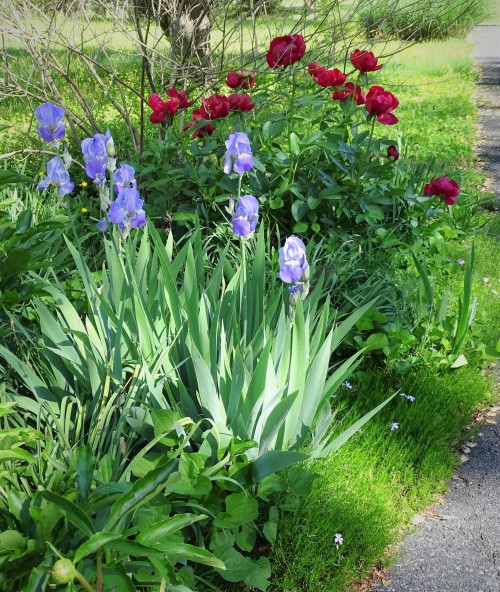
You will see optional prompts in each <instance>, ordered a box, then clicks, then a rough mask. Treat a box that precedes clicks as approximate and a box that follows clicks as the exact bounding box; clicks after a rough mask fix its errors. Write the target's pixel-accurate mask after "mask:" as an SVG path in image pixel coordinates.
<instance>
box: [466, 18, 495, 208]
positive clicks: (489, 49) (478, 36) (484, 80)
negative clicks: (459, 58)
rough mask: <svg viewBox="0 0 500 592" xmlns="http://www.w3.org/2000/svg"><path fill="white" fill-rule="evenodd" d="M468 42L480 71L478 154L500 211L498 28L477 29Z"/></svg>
mask: <svg viewBox="0 0 500 592" xmlns="http://www.w3.org/2000/svg"><path fill="white" fill-rule="evenodd" d="M469 41H470V42H471V43H473V50H472V57H473V58H474V61H475V62H476V64H478V65H479V67H480V69H481V79H480V81H479V83H478V85H477V92H476V101H477V104H478V106H479V124H480V138H481V141H480V143H479V144H478V146H477V153H478V155H479V158H480V159H481V164H482V167H483V169H484V170H485V172H486V174H487V175H488V177H489V182H488V184H487V186H486V188H487V189H488V190H489V191H491V192H492V193H494V194H495V195H496V196H497V199H496V205H497V207H500V24H498V25H490V24H485V25H479V26H478V27H476V28H475V29H474V31H473V32H472V33H471V35H470V36H469Z"/></svg>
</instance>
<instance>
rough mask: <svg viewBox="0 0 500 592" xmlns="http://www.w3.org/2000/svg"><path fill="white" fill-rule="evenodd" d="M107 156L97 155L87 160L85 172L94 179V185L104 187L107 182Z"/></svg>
mask: <svg viewBox="0 0 500 592" xmlns="http://www.w3.org/2000/svg"><path fill="white" fill-rule="evenodd" d="M106 166H107V158H103V157H102V156H101V157H99V156H96V157H94V158H91V159H89V160H86V161H85V172H86V173H87V175H88V176H89V177H90V178H91V179H94V185H97V187H102V186H103V185H104V183H105V182H106Z"/></svg>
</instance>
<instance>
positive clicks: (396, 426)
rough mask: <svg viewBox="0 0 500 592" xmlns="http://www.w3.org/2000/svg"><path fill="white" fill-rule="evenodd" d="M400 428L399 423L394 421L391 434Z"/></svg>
mask: <svg viewBox="0 0 500 592" xmlns="http://www.w3.org/2000/svg"><path fill="white" fill-rule="evenodd" d="M398 428H399V423H397V422H395V421H393V422H392V423H391V432H393V431H394V430H397V429H398Z"/></svg>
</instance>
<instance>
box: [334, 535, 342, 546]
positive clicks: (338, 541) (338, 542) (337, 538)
mask: <svg viewBox="0 0 500 592" xmlns="http://www.w3.org/2000/svg"><path fill="white" fill-rule="evenodd" d="M333 542H334V543H335V544H336V545H337V546H340V545H343V544H344V537H343V536H342V535H341V534H340V532H336V533H335V539H334V541H333Z"/></svg>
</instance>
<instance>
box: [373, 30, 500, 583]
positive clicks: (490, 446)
mask: <svg viewBox="0 0 500 592" xmlns="http://www.w3.org/2000/svg"><path fill="white" fill-rule="evenodd" d="M469 40H470V41H471V42H473V43H474V44H475V46H474V51H473V57H474V60H475V62H476V63H477V64H478V65H479V66H480V67H481V71H482V76H481V80H480V82H479V84H478V87H477V94H476V97H477V102H478V105H479V108H480V126H481V129H480V135H481V143H480V144H479V146H478V148H477V151H478V155H479V157H480V159H481V163H482V166H483V168H484V170H485V171H486V172H487V174H488V176H489V177H490V181H489V184H488V186H487V187H488V189H489V190H490V191H491V192H492V193H494V194H496V196H497V197H496V200H495V202H494V205H496V207H497V208H498V209H500V25H480V26H478V27H476V29H474V31H473V33H472V34H471V35H470V38H469ZM497 422H498V423H497V424H490V425H485V426H483V428H482V429H481V435H480V436H479V437H478V439H477V446H475V447H473V448H471V449H470V454H469V460H468V461H467V462H465V463H464V464H462V465H461V467H460V468H459V470H458V471H457V475H456V476H455V478H454V479H453V480H452V482H451V483H450V486H449V490H448V493H447V494H446V496H445V497H444V500H443V502H442V503H441V504H439V505H438V506H436V507H434V508H433V510H432V511H431V512H429V514H430V517H427V518H425V519H423V522H422V523H421V524H420V525H419V526H418V527H416V530H415V532H413V533H412V534H410V535H409V536H407V537H406V539H405V540H404V541H403V543H402V544H401V546H400V551H399V554H398V558H397V561H396V562H395V564H394V566H393V567H392V569H391V571H390V573H389V575H388V579H387V580H386V581H385V582H384V584H379V586H378V587H377V588H376V590H377V592H500V425H498V424H500V416H498V417H497Z"/></svg>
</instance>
